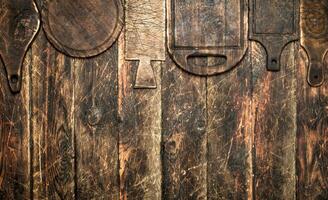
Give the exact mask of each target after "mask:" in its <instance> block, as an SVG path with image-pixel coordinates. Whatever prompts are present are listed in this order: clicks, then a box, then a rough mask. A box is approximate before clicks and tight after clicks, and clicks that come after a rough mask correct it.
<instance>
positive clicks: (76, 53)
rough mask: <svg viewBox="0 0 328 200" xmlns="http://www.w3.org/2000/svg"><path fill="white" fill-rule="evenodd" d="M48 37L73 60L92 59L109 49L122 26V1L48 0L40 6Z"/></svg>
mask: <svg viewBox="0 0 328 200" xmlns="http://www.w3.org/2000/svg"><path fill="white" fill-rule="evenodd" d="M41 13H42V22H43V28H44V30H45V32H46V35H47V38H48V39H49V40H50V42H51V43H52V44H53V45H54V46H55V48H56V49H58V50H59V51H61V52H63V53H65V54H67V55H69V56H72V57H82V58H84V57H91V56H95V55H98V54H100V53H102V52H104V51H105V50H106V49H108V48H109V47H110V46H111V45H112V44H113V42H114V41H115V40H116V39H117V37H118V35H119V33H120V32H121V29H122V26H123V16H124V14H123V5H122V2H121V0H45V1H44V2H43V4H42V6H41Z"/></svg>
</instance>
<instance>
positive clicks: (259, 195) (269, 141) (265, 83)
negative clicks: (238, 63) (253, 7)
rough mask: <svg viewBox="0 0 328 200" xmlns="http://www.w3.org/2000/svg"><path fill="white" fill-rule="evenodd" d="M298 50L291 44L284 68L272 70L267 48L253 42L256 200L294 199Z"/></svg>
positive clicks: (284, 61)
mask: <svg viewBox="0 0 328 200" xmlns="http://www.w3.org/2000/svg"><path fill="white" fill-rule="evenodd" d="M296 52H297V51H296V47H295V46H294V44H292V45H289V46H288V47H287V48H286V50H285V51H284V52H283V54H282V61H281V63H282V65H281V66H282V68H281V71H280V72H277V73H272V72H268V71H267V70H266V69H265V67H264V66H265V65H266V57H265V55H266V54H265V52H264V49H263V48H261V47H260V45H259V44H256V43H254V44H252V67H253V70H252V71H253V106H254V112H255V124H254V126H255V127H254V149H253V154H254V155H253V167H254V169H253V170H254V198H255V199H268V200H269V199H272V200H273V199H275V200H276V199H295V185H296V170H295V153H296V150H295V149H296V144H295V143H296V120H295V119H296V93H295V87H296V75H295V69H296V68H295V66H296V65H295V55H296Z"/></svg>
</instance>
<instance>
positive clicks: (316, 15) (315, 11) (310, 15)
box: [301, 0, 328, 87]
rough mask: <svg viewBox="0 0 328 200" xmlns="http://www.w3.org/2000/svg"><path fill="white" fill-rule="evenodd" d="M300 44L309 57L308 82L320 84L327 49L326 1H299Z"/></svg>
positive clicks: (327, 21) (327, 2)
mask: <svg viewBox="0 0 328 200" xmlns="http://www.w3.org/2000/svg"><path fill="white" fill-rule="evenodd" d="M301 27H302V32H301V33H302V34H301V45H302V47H303V48H304V49H305V51H306V52H307V55H308V58H309V66H308V68H309V69H308V77H307V80H308V83H309V84H310V85H311V86H314V87H316V86H320V85H321V84H322V83H323V81H324V73H323V69H324V65H325V56H326V54H327V51H328V1H315V0H302V1H301Z"/></svg>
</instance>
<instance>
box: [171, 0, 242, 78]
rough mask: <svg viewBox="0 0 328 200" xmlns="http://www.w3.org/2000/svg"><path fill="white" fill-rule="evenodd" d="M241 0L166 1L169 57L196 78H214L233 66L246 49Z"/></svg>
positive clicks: (240, 58)
mask: <svg viewBox="0 0 328 200" xmlns="http://www.w3.org/2000/svg"><path fill="white" fill-rule="evenodd" d="M247 16H248V8H247V1H245V0H230V1H224V0H218V1H203V0H191V1H185V0H184V1H181V0H168V1H167V38H168V42H167V45H168V51H169V53H170V55H171V58H172V59H173V60H174V61H175V62H176V63H177V64H178V66H180V67H181V68H182V69H184V70H186V71H188V72H190V73H193V74H196V75H214V74H220V73H223V72H226V71H228V70H230V69H232V68H233V67H234V66H236V65H237V64H238V63H239V62H240V61H241V60H242V58H243V57H244V55H245V53H246V50H247V35H248V28H247V27H248V26H247V23H248V18H247Z"/></svg>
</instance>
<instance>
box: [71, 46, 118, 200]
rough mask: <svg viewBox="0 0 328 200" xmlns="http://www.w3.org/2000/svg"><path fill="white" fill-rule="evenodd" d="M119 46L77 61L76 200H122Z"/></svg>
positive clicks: (75, 89)
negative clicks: (119, 150)
mask: <svg viewBox="0 0 328 200" xmlns="http://www.w3.org/2000/svg"><path fill="white" fill-rule="evenodd" d="M117 58H118V47H117V43H115V44H114V45H113V46H112V47H111V48H110V49H109V50H108V51H106V52H105V53H104V54H102V55H100V56H98V57H95V58H91V59H87V60H75V61H74V64H73V66H74V70H75V72H74V83H72V84H74V90H73V95H74V109H73V111H74V133H75V141H76V147H75V148H76V170H77V171H76V173H77V174H76V184H77V185H76V198H77V199H118V198H119V173H118V172H119V168H118V120H117V99H118V92H117V90H118V89H117V85H118V82H117V77H118V70H117V69H118V59H117Z"/></svg>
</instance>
